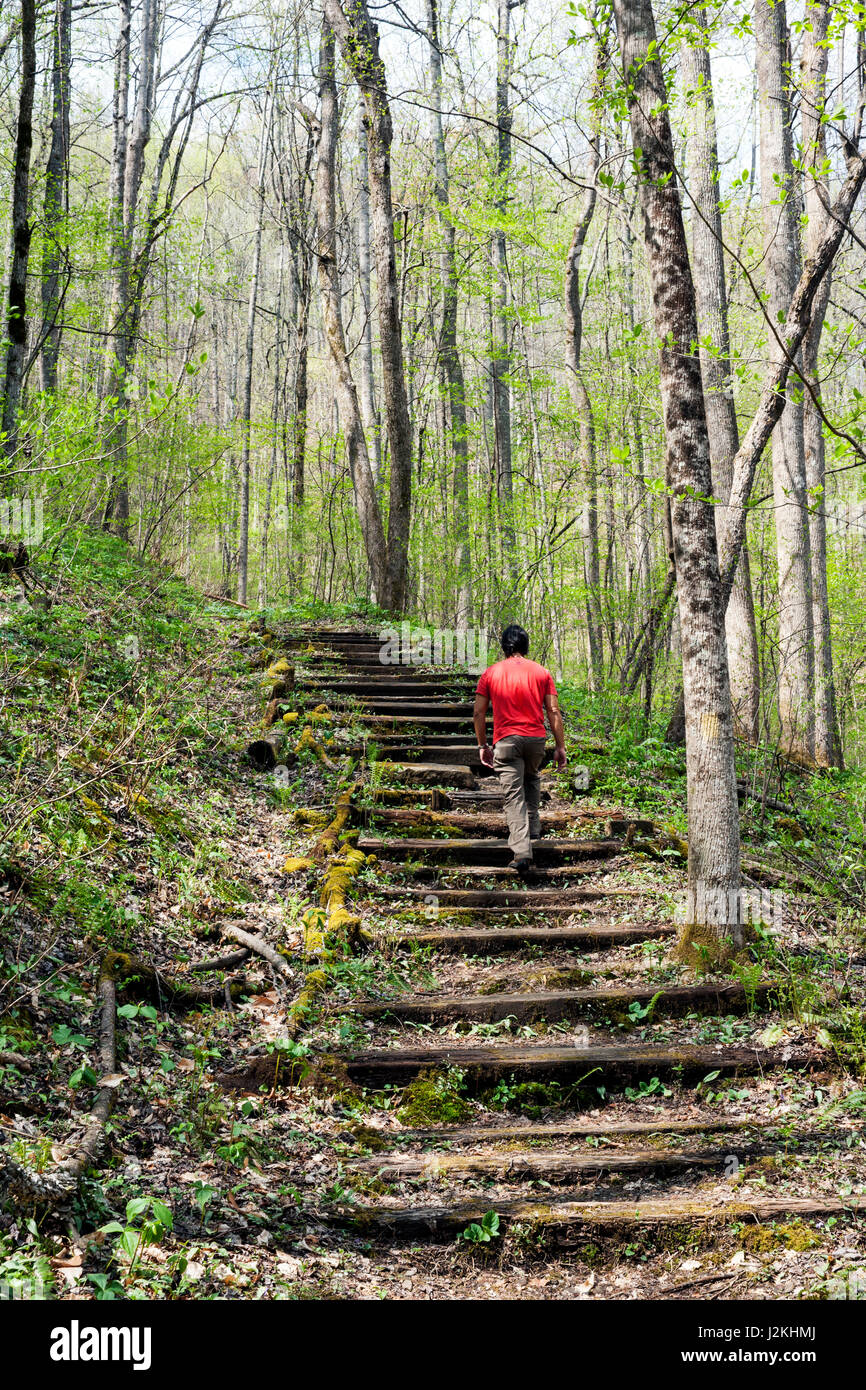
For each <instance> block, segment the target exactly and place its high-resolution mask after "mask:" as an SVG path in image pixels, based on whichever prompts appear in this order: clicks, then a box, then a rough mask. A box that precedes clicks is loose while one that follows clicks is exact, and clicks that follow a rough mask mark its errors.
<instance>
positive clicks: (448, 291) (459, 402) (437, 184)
mask: <svg viewBox="0 0 866 1390" xmlns="http://www.w3.org/2000/svg"><path fill="white" fill-rule="evenodd" d="M427 37H428V39H429V42H430V88H431V97H430V105H431V108H432V110H431V115H430V124H431V132H432V136H433V159H434V196H435V198H436V206H437V207H438V209H439V234H440V236H441V238H442V249H441V252H440V274H441V277H442V323H441V327H440V330H439V360H440V362H441V364H442V370H443V372H444V373H445V382H446V389H447V393H448V413H449V420H450V427H451V430H450V433H451V452H452V456H453V468H454V473H453V496H454V531H455V544H456V555H455V565H454V568H455V582H456V585H457V601H456V618H457V627H458V628H465V627H468V626H469V624H470V623H471V621H472V592H471V579H472V571H471V563H472V562H471V556H470V549H469V448H468V438H467V426H466V389H465V384H464V379H463V363H462V362H461V360H460V353H459V352H458V349H457V302H458V301H457V266H456V262H455V255H454V224H453V222H452V221H451V213H450V208H449V205H448V198H449V194H448V161H447V158H446V153H445V133H444V131H443V128H442V54H441V51H440V48H439V25H438V15H437V0H427Z"/></svg>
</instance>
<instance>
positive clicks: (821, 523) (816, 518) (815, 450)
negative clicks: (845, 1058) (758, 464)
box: [800, 0, 842, 767]
mask: <svg viewBox="0 0 866 1390" xmlns="http://www.w3.org/2000/svg"><path fill="white" fill-rule="evenodd" d="M806 13H807V18H808V20H809V27H808V28H807V29H806V30H805V32H804V35H803V61H802V75H803V84H802V100H801V105H800V124H801V134H802V141H803V160H804V164H805V174H804V183H805V210H806V218H807V222H806V235H805V250H806V255H807V256H811V255H812V254H813V253H814V251H815V248H816V246H817V245H818V242H819V241H820V238H821V233H822V232H823V230H824V227H825V223H826V218H827V209H828V208H829V206H830V186H829V180H828V178H827V173H826V170H825V169H824V167H823V166H824V163H825V160H826V158H827V139H826V126H825V124H824V122H823V120H822V117H823V113H824V105H825V100H826V88H827V59H828V47H827V31H828V28H829V24H830V5H829V3H827V0H808V4H807V7H806ZM830 282H831V274H830V272H829V271H828V272H827V274H826V275H825V276H824V278H823V280H822V281H821V284H820V287H819V289H818V293H817V294H816V296H815V303H814V305H813V307H812V324H811V327H810V329H809V331H808V333H807V334H806V337H805V340H804V342H803V378H804V380H805V382H806V383H807V384H808V386H809V387H811V392H810V390H808V389H807V390H806V391H805V393H804V396H803V446H804V452H805V466H806V488H807V496H808V499H809V503H810V512H809V549H810V556H811V563H812V623H813V628H814V634H815V761H816V762H817V763H819V764H820V765H821V766H822V767H841V765H842V757H841V749H840V747H839V740H838V736H837V730H836V695H835V684H834V680H833V649H832V643H831V639H830V604H829V598H828V594H827V493H826V478H825V462H824V432H823V429H822V427H821V416H820V413H819V407H820V403H821V384H820V378H819V374H818V358H819V354H820V349H821V333H822V330H823V328H824V318H825V316H826V313H827V305H828V303H829V301H830Z"/></svg>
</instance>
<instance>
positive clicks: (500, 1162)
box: [349, 1145, 730, 1183]
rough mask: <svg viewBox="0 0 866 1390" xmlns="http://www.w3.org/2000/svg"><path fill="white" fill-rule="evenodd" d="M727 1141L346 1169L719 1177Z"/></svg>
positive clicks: (516, 1176) (575, 1178)
mask: <svg viewBox="0 0 866 1390" xmlns="http://www.w3.org/2000/svg"><path fill="white" fill-rule="evenodd" d="M729 1148H730V1145H723V1146H722V1147H720V1148H715V1149H701V1150H697V1151H692V1152H689V1151H688V1150H680V1151H670V1152H664V1151H662V1150H659V1149H628V1150H622V1151H620V1152H616V1151H615V1150H613V1149H604V1150H601V1151H599V1152H598V1153H594V1154H588V1153H568V1152H565V1153H562V1152H556V1151H554V1150H548V1151H546V1152H542V1151H539V1150H532V1149H530V1150H528V1151H527V1152H522V1151H520V1150H509V1152H508V1153H493V1154H449V1153H438V1154H432V1153H431V1154H422V1155H421V1157H419V1158H408V1157H402V1156H397V1157H394V1158H384V1159H383V1158H370V1159H362V1160H359V1161H357V1162H354V1163H351V1164H349V1170H350V1172H355V1173H366V1174H368V1175H369V1176H370V1177H376V1178H380V1179H381V1180H382V1181H384V1182H407V1181H410V1182H436V1181H437V1180H438V1179H439V1178H445V1179H446V1180H447V1181H449V1182H455V1181H456V1182H473V1181H494V1182H534V1181H537V1180H538V1179H541V1180H543V1181H544V1182H550V1183H585V1182H593V1181H596V1180H597V1179H599V1178H601V1177H608V1176H612V1175H613V1174H617V1173H619V1174H627V1175H629V1176H634V1175H635V1174H646V1175H648V1176H649V1175H650V1174H653V1173H682V1172H685V1171H687V1170H688V1169H690V1168H699V1169H703V1170H705V1171H709V1172H711V1173H716V1174H717V1176H718V1177H724V1176H725V1172H726V1171H727V1170H726V1161H727V1158H728V1150H729Z"/></svg>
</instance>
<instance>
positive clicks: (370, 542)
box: [316, 19, 392, 608]
mask: <svg viewBox="0 0 866 1390" xmlns="http://www.w3.org/2000/svg"><path fill="white" fill-rule="evenodd" d="M335 59H336V53H335V46H334V31H333V29H332V28H331V25H330V23H329V22H328V20H327V19H326V20H324V21H323V24H322V39H321V49H320V55H319V104H320V111H319V126H318V140H317V146H318V162H317V167H316V207H317V211H318V224H317V238H316V241H317V245H316V261H317V266H318V273H319V287H320V290H321V294H322V317H323V320H324V327H325V335H326V337H327V340H328V346H329V348H330V351H331V358H332V361H333V363H334V367H335V369H336V375H337V392H336V395H337V404H338V408H339V412H340V425H341V428H342V431H343V437H344V439H345V442H346V453H347V455H348V460H349V472H350V474H351V477H352V485H353V488H354V491H355V506H356V508H357V512H358V521H359V523H360V527H361V535H362V537H363V539H364V547H365V550H366V554H367V564H368V565H369V568H370V575H371V578H372V580H373V585H374V588H375V590H376V597H377V599H378V601H379V603H381V604H382V606H383V607H385V608H390V607H391V606H392V603H391V597H392V595H391V584H390V573H389V569H388V557H387V554H386V546H385V532H384V529H383V526H382V517H381V513H380V511H379V503H378V500H377V497H376V485H375V480H374V478H373V471H372V469H371V467H370V456H369V453H368V451H367V439H366V436H365V434H364V425H363V422H362V420H361V411H360V407H359V405H358V392H357V389H356V386H355V382H354V380H353V378H352V370H351V366H350V364H349V354H348V351H347V349H346V335H345V332H344V329H343V315H342V308H341V301H342V293H341V288H340V272H339V268H338V264H337V231H336V154H337V126H338V121H339V115H338V109H337V83H336V78H335V72H334V66H335Z"/></svg>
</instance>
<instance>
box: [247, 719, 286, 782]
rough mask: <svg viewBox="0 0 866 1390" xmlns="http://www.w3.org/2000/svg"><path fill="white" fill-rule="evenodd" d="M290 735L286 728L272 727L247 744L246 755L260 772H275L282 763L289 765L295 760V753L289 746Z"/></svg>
mask: <svg viewBox="0 0 866 1390" xmlns="http://www.w3.org/2000/svg"><path fill="white" fill-rule="evenodd" d="M290 737H291V735H290V734H289V733H288V731H286V730H283V729H270V730H268V731H267V732H265V733H261V734H258V735H257V736H256V738H254V739H253V740H252V742H251V743H248V744H247V747H246V755H247V757H248V758H249V760H250V762H252V763H254V764H255V766H256V767H257V768H258V769H259V771H260V772H273V770H274V768H275V767H277V765H278V764H281V763H282V764H285V765H287V766H288V765H289V764H290V763H292V762H294V754H293V753H292V751H291V748H290V746H289V741H290Z"/></svg>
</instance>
